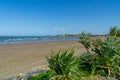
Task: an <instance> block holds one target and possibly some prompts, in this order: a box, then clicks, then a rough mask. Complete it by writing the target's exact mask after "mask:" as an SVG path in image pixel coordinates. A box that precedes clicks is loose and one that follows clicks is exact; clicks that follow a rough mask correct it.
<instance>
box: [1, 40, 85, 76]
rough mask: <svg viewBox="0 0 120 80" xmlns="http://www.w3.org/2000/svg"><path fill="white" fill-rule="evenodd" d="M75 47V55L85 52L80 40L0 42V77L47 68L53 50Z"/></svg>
mask: <svg viewBox="0 0 120 80" xmlns="http://www.w3.org/2000/svg"><path fill="white" fill-rule="evenodd" d="M68 48H74V49H75V56H77V55H81V54H82V53H84V52H85V49H84V47H83V46H82V45H81V44H80V43H79V42H78V41H49V42H32V43H17V44H0V78H7V77H10V76H16V75H18V74H20V73H27V72H31V71H34V70H37V69H40V68H47V66H48V64H47V60H46V56H49V55H50V54H51V51H53V52H54V53H56V52H57V51H59V50H65V49H68Z"/></svg>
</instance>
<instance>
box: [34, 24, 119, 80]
mask: <svg viewBox="0 0 120 80" xmlns="http://www.w3.org/2000/svg"><path fill="white" fill-rule="evenodd" d="M119 37H120V28H118V27H116V26H115V27H112V28H111V29H110V31H109V36H108V37H107V38H106V39H104V40H103V39H100V38H97V39H94V40H91V39H90V38H89V35H87V34H85V33H84V32H83V33H81V35H80V40H79V43H81V44H83V46H84V47H85V49H86V53H84V54H83V55H81V56H74V49H67V50H65V51H59V52H58V53H57V54H55V55H50V57H47V61H48V64H49V65H48V67H49V68H50V69H49V71H48V72H45V73H41V74H39V75H37V76H34V77H33V78H32V80H98V79H99V80H103V79H106V80H108V79H109V80H110V79H114V80H119V79H120V41H119ZM43 78H44V79H43Z"/></svg>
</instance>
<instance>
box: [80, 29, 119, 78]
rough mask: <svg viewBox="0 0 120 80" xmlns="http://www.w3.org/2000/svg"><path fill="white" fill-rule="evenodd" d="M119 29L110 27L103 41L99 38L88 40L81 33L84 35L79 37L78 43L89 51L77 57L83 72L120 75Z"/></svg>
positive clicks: (107, 75)
mask: <svg viewBox="0 0 120 80" xmlns="http://www.w3.org/2000/svg"><path fill="white" fill-rule="evenodd" d="M119 31H120V29H119V28H116V27H114V28H111V31H110V36H109V37H108V38H107V39H106V40H104V41H102V40H101V39H96V40H90V39H89V38H85V36H86V35H85V34H82V36H84V37H82V38H81V37H80V43H81V44H83V45H84V47H85V48H86V50H87V53H89V54H86V55H84V56H80V58H79V68H80V69H83V70H84V71H83V72H84V73H86V74H88V75H101V76H104V77H116V78H117V77H118V76H119V77H120V45H119V41H118V40H117V37H118V36H119V34H118V33H119ZM88 42H89V45H88ZM86 46H89V47H86Z"/></svg>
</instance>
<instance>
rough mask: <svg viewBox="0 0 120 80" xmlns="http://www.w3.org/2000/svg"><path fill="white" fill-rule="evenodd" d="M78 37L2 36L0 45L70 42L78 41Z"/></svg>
mask: <svg viewBox="0 0 120 80" xmlns="http://www.w3.org/2000/svg"><path fill="white" fill-rule="evenodd" d="M78 39H79V38H78V37H76V36H0V44H14V43H28V42H47V41H69V40H78Z"/></svg>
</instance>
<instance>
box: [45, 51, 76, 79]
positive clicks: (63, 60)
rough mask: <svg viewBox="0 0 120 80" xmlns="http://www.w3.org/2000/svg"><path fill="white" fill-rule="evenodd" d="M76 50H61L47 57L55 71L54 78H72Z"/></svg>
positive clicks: (50, 66)
mask: <svg viewBox="0 0 120 80" xmlns="http://www.w3.org/2000/svg"><path fill="white" fill-rule="evenodd" d="M73 54H74V50H69V49H68V50H65V51H59V52H58V53H57V54H56V55H54V56H53V55H51V56H50V58H48V57H47V60H48V63H49V68H50V69H51V70H53V71H54V72H55V74H56V75H55V76H53V77H52V79H55V80H56V79H57V80H70V79H72V77H73V76H72V69H73V68H72V67H73V66H74V64H75V63H74V60H75V57H74V56H73Z"/></svg>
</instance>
